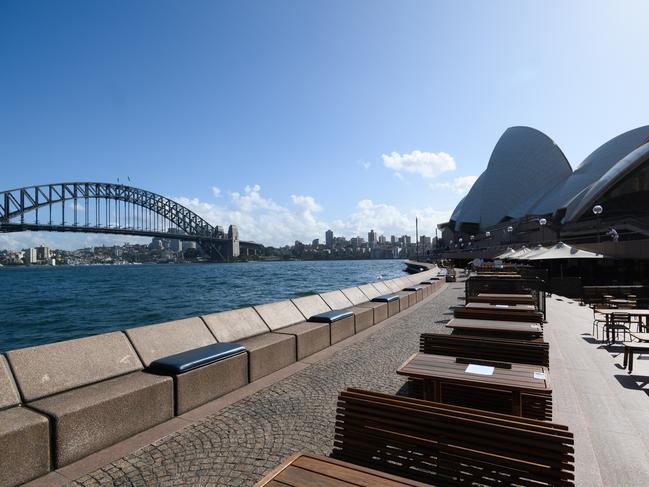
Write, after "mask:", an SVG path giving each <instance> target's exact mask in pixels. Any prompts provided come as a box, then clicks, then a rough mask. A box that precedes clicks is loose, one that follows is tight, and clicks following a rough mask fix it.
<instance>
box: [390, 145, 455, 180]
mask: <svg viewBox="0 0 649 487" xmlns="http://www.w3.org/2000/svg"><path fill="white" fill-rule="evenodd" d="M381 157H382V158H383V165H385V167H387V168H389V169H393V170H394V171H397V172H412V173H415V174H419V175H420V176H422V177H424V178H434V177H435V176H437V175H439V174H441V173H443V172H447V171H454V170H455V167H456V166H455V159H453V156H451V155H450V154H447V153H446V152H422V151H418V150H415V151H412V152H411V153H410V154H399V153H398V152H392V153H391V154H383V155H382V156H381Z"/></svg>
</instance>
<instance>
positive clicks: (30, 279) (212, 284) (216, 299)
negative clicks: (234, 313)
mask: <svg viewBox="0 0 649 487" xmlns="http://www.w3.org/2000/svg"><path fill="white" fill-rule="evenodd" d="M404 268H405V265H404V264H403V261H399V260H355V261H320V262H301V261H291V262H249V263H239V264H188V265H125V266H81V267H3V268H0V352H2V351H6V350H11V349H15V348H22V347H27V346H31V345H38V344H41V343H49V342H55V341H60V340H66V339H70V338H76V337H81V336H87V335H95V334H97V333H103V332H107V331H112V330H119V329H123V328H131V327H134V326H141V325H146V324H150V323H161V322H163V321H169V320H174V319H178V318H185V317H188V316H195V315H200V314H205V313H211V312H215V311H223V310H227V309H233V308H240V307H243V306H250V305H254V304H262V303H267V302H270V301H278V300H282V299H288V298H294V297H297V296H304V295H307V294H312V293H315V292H322V291H329V290H332V289H339V288H344V287H349V286H355V285H358V284H364V283H366V282H371V281H375V280H377V279H379V278H382V279H390V278H393V277H400V276H403V275H404V273H403V269H404Z"/></svg>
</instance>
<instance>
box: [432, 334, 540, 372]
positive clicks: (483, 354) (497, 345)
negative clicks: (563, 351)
mask: <svg viewBox="0 0 649 487" xmlns="http://www.w3.org/2000/svg"><path fill="white" fill-rule="evenodd" d="M419 350H420V351H421V352H424V353H431V354H435V355H448V356H451V357H463V358H469V359H480V360H492V361H496V362H509V363H520V364H532V365H542V366H544V367H549V366H550V352H549V350H550V347H549V344H548V343H545V342H530V341H529V340H516V339H510V338H496V337H494V338H491V337H477V336H467V335H442V334H438V333H422V334H421V335H420V337H419Z"/></svg>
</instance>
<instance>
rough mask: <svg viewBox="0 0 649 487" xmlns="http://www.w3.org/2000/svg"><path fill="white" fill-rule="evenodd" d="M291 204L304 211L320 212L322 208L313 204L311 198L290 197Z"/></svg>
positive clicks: (313, 201)
mask: <svg viewBox="0 0 649 487" xmlns="http://www.w3.org/2000/svg"><path fill="white" fill-rule="evenodd" d="M291 200H292V201H293V204H294V205H295V206H297V207H298V208H302V209H303V210H304V211H309V212H311V211H322V206H320V205H319V204H318V203H316V202H315V200H314V199H313V197H312V196H295V195H294V194H292V195H291Z"/></svg>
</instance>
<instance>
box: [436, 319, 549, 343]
mask: <svg viewBox="0 0 649 487" xmlns="http://www.w3.org/2000/svg"><path fill="white" fill-rule="evenodd" d="M446 327H447V328H451V329H452V330H454V331H456V330H457V331H460V332H462V333H467V334H473V335H477V336H480V335H483V334H484V335H492V336H510V335H511V336H514V335H515V336H516V337H517V338H523V339H525V338H537V337H539V336H540V335H542V334H543V328H542V327H541V325H539V324H537V323H527V322H524V321H498V320H474V319H471V318H453V319H452V320H451V321H449V322H448V323H447V324H446Z"/></svg>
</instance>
